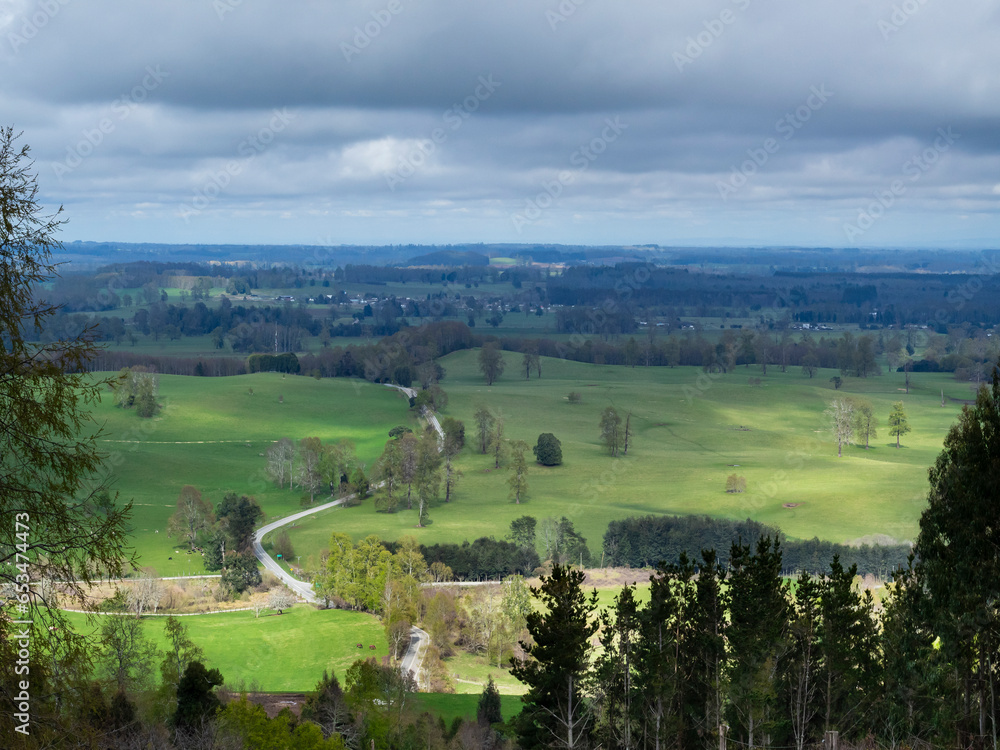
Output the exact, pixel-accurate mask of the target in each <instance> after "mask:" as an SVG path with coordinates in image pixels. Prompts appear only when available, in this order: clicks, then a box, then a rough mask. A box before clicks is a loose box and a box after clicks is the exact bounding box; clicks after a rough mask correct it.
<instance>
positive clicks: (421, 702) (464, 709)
mask: <svg viewBox="0 0 1000 750" xmlns="http://www.w3.org/2000/svg"><path fill="white" fill-rule="evenodd" d="M413 701H414V703H415V704H416V710H417V711H426V712H428V713H430V714H433V715H434V716H440V717H442V718H443V719H444V720H445V723H446V724H451V722H453V721H454V720H455V719H457V718H463V719H469V718H475V716H476V708H477V706H478V705H479V695H478V694H477V695H471V694H464V695H463V694H459V693H455V694H450V693H418V694H416V695H414V696H413ZM520 711H521V697H520V696H518V695H501V696H500V713H501V714H502V715H503V718H504V721H510V720H511V719H512V718H513V717H514V716H516V715H517V714H518V713H520Z"/></svg>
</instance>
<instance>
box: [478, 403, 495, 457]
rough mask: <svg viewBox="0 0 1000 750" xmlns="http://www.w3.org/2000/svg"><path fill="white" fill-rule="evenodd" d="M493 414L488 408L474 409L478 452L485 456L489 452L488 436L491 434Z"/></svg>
mask: <svg viewBox="0 0 1000 750" xmlns="http://www.w3.org/2000/svg"><path fill="white" fill-rule="evenodd" d="M494 419H495V417H494V416H493V412H491V411H490V410H489V408H488V407H486V406H483V405H480V406H478V407H477V408H476V415H475V420H476V430H477V433H476V434H477V436H478V442H479V452H480V453H483V454H485V453H486V451H487V450H489V446H490V435H491V434H492V433H493V420H494Z"/></svg>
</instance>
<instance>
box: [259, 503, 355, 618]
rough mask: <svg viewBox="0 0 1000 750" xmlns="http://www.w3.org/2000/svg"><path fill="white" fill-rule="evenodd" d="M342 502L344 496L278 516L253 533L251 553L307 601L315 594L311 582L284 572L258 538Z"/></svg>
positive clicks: (310, 600) (311, 599) (312, 599)
mask: <svg viewBox="0 0 1000 750" xmlns="http://www.w3.org/2000/svg"><path fill="white" fill-rule="evenodd" d="M343 502H344V498H341V499H340V500H334V501H333V502H329V503H324V504H323V505H317V506H316V507H315V508H310V509H309V510H303V511H301V512H299V513H294V514H293V515H290V516H285V517H284V518H279V519H278V520H277V521H272V522H271V523H269V524H267V525H266V526H261V527H260V528H259V529H257V533H255V534H254V535H253V553H254V554H255V555H256V556H257V559H258V560H260V561H261V562H262V563H263V564H264V567H265V568H267V569H268V570H270V571H271V572H272V573H274V574H275V575H276V576H278V578H280V579H281V580H282V581H284V583H285V585H286V586H288V588H290V589H291V590H292V591H294V592H295V593H296V594H298V595H299V596H301V597H302V598H303V599H305V600H306V601H307V602H315V601H316V594H315V593H313V588H312V584H311V583H307V582H305V581H300V580H299V579H298V578H295V577H293V576H292V575H291V574H290V573H286V572H285V569H284V568H282V567H281V566H280V565H278V563H277V561H275V560H274V558H272V557H271V556H270V555H269V554H267V553H266V552H265V551H264V547H263V546H262V545H261V542H260V540H261V539H263V538H264V535H265V534H268V533H270V532H272V531H274V530H275V529H277V528H280V527H281V526H284V525H285V524H287V523H291V522H292V521H297V520H299V519H300V518H305V517H306V516H308V515H312V514H313V513H319V512H320V511H321V510H327V509H329V508H336V507H337V506H338V505H340V504H341V503H343Z"/></svg>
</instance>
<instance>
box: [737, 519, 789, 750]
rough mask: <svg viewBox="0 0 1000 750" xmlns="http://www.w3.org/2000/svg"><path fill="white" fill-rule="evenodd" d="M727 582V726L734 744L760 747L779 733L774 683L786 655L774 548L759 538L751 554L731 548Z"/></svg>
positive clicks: (784, 591) (783, 601) (783, 589)
mask: <svg viewBox="0 0 1000 750" xmlns="http://www.w3.org/2000/svg"><path fill="white" fill-rule="evenodd" d="M728 582H729V617H730V621H729V626H728V628H727V634H728V641H729V652H730V657H731V658H730V661H729V664H728V668H727V673H726V687H727V692H728V695H729V705H728V707H727V708H728V710H727V715H728V718H729V726H730V727H731V728H732V732H733V734H734V735H735V739H737V740H738V741H739V742H743V743H746V744H747V745H748V746H750V747H757V746H758V745H761V746H763V745H766V744H769V742H770V741H771V740H772V739H773V738H774V737H775V736H776V734H777V732H778V731H779V729H780V719H779V713H780V712H781V707H780V706H779V701H778V694H777V679H776V678H777V675H778V674H779V670H780V669H781V668H782V666H783V665H782V660H783V659H785V658H786V656H787V654H786V649H787V633H788V621H789V614H790V613H789V603H788V584H787V583H786V582H784V581H783V579H782V577H781V549H780V545H779V543H778V542H777V541H772V539H771V537H768V536H764V537H761V538H760V539H759V540H758V541H757V548H756V550H755V551H754V553H751V551H750V547H749V545H743V544H733V547H732V550H731V552H730V573H729V578H728Z"/></svg>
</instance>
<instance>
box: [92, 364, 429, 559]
mask: <svg viewBox="0 0 1000 750" xmlns="http://www.w3.org/2000/svg"><path fill="white" fill-rule="evenodd" d="M251 389H252V390H253V395H250V390H251ZM158 400H159V402H160V403H161V404H162V405H163V409H162V411H161V413H160V414H159V415H158V416H156V417H154V418H153V419H150V420H143V419H140V418H139V417H138V416H136V414H135V412H134V410H123V409H119V408H117V407H115V406H114V404H113V402H112V400H111V398H110V397H106V398H104V399H103V400H102V402H101V403H100V404H97V405H96V406H95V407H94V416H95V418H96V419H97V422H98V423H99V424H102V425H103V434H102V436H101V440H102V442H101V447H102V448H103V449H104V450H105V451H107V453H108V462H107V465H108V467H109V470H110V471H111V474H112V476H113V478H114V485H113V486H114V489H115V490H117V491H118V493H119V498H120V500H122V501H127V500H131V501H132V503H133V516H132V525H133V530H134V533H133V539H134V541H135V547H136V551H137V552H138V554H139V557H140V563H141V565H143V566H149V567H153V568H155V569H156V571H157V573H158V574H159V575H161V576H170V575H184V574H190V573H199V572H204V568H203V566H202V563H201V557H200V555H198V554H194V555H192V554H188V553H185V552H183V551H180V552H178V551H177V550H179V549H180V548H179V547H175V546H174V545H175V540H171V539H170V538H168V537H167V534H166V528H167V519H168V518H169V517H170V515H171V514H172V513H173V511H174V509H175V508H176V504H177V497H178V495H179V494H180V491H181V488H182V487H183V486H184V485H186V484H190V485H194V486H195V487H197V488H198V489H199V490H200V491H201V492H202V494H203V496H205V497H207V498H209V499H210V500H211V501H212V502H213V503H218V502H219V501H221V500H222V498H223V496H224V495H225V494H226V493H227V492H237V493H246V494H250V495H253V496H254V497H256V498H257V500H258V502H260V504H261V507H262V508H263V509H264V512H265V513H266V514H267V516H268V518H280V517H281V516H286V515H288V514H290V513H293V512H295V511H298V510H300V509H301V508H302V507H303V506H302V505H301V501H302V492H301V491H300V490H294V491H292V490H288V489H284V490H280V489H277V488H275V487H274V486H273V484H271V483H270V482H268V481H267V479H266V476H265V473H264V468H265V458H264V457H263V456H262V454H263V453H264V452H265V451H266V450H267V447H268V446H269V445H270V444H271V443H272V442H273V441H275V440H278V439H280V438H282V437H290V438H292V439H294V440H298V439H300V438H303V437H319V438H322V440H323V441H324V442H327V441H336V440H340V439H342V438H343V439H348V440H351V441H353V442H354V444H355V446H356V448H357V452H358V456H359V458H360V460H361V461H363V462H365V463H367V464H369V465H370V464H371V463H372V461H374V459H375V458H376V457H377V456H378V455H379V454H380V453H381V451H382V446H383V443H384V441H385V440H386V439H388V438H387V433H388V432H389V430H390V429H391V428H392V427H393V426H395V425H397V424H411V423H413V417H412V415H411V413H410V411H409V409H408V405H407V402H406V399H405V398H404V397H403V396H402V395H401V394H400V393H399V392H397V391H395V390H393V389H390V388H386V387H384V386H380V385H373V384H370V383H365V382H363V381H354V380H330V379H328V380H321V381H318V380H314V379H312V378H307V377H299V376H291V375H290V376H287V377H284V378H283V377H282V376H281V375H280V374H277V373H257V374H253V375H242V376H237V377H230V378H195V377H183V376H175V375H161V376H160V394H159V398H158ZM307 499H308V498H307ZM171 558H172V559H171Z"/></svg>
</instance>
